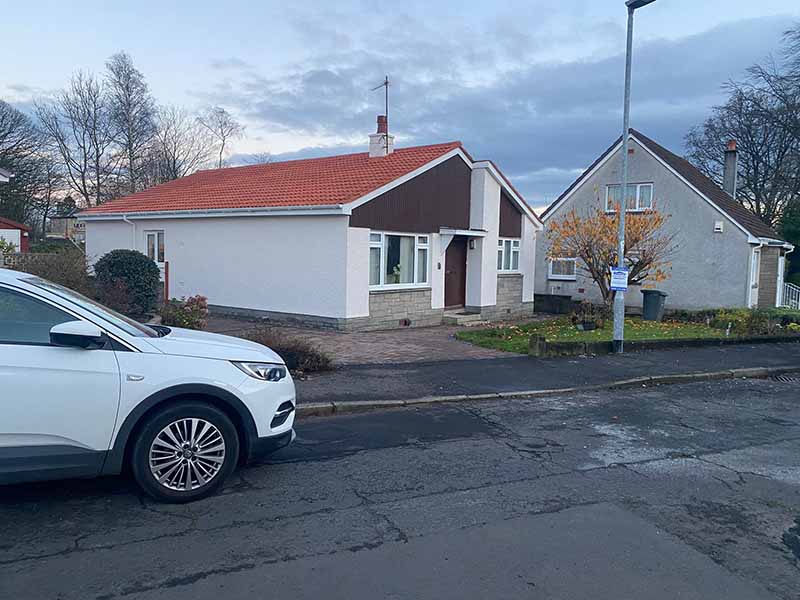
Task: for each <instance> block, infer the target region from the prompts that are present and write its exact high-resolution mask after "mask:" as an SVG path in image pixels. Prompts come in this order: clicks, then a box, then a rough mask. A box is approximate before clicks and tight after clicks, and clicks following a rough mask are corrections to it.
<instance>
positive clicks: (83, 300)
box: [23, 277, 159, 337]
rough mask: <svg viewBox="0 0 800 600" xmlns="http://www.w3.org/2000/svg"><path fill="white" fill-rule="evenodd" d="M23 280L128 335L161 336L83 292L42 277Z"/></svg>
mask: <svg viewBox="0 0 800 600" xmlns="http://www.w3.org/2000/svg"><path fill="white" fill-rule="evenodd" d="M23 281H25V283H29V284H31V285H33V286H35V287H38V288H40V289H42V290H45V291H46V292H50V293H51V294H56V295H57V296H60V297H61V298H63V299H64V300H66V301H67V302H70V303H72V304H74V305H76V306H79V307H80V308H82V309H84V310H88V311H89V312H91V313H93V314H95V315H97V316H99V317H100V318H102V319H105V320H106V321H108V322H109V323H112V324H113V325H115V326H117V327H119V328H120V329H122V330H123V331H124V332H125V333H127V334H128V335H132V336H134V337H159V334H158V332H157V331H156V330H155V329H152V328H150V327H148V326H147V325H144V324H143V323H139V322H138V321H134V320H133V319H131V318H130V317H126V316H125V315H122V314H120V313H118V312H117V311H115V310H111V309H110V308H108V307H107V306H103V305H102V304H100V303H99V302H96V301H94V300H92V299H91V298H87V297H86V296H84V295H83V294H79V293H78V292H76V291H74V290H71V289H69V288H65V287H64V286H63V285H58V284H57V283H53V282H51V281H47V280H45V279H40V278H39V277H27V278H25V279H24V280H23Z"/></svg>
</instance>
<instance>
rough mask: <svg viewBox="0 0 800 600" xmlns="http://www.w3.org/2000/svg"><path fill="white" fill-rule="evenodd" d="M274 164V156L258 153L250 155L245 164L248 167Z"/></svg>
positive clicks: (267, 153)
mask: <svg viewBox="0 0 800 600" xmlns="http://www.w3.org/2000/svg"><path fill="white" fill-rule="evenodd" d="M271 162H272V154H270V153H269V152H257V153H256V154H250V155H248V156H247V158H246V159H244V164H246V165H268V164H269V163H271Z"/></svg>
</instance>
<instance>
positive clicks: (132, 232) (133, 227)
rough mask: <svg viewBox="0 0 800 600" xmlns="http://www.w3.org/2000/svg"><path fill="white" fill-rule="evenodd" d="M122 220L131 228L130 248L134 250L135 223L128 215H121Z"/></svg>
mask: <svg viewBox="0 0 800 600" xmlns="http://www.w3.org/2000/svg"><path fill="white" fill-rule="evenodd" d="M122 221H123V222H124V223H127V224H128V225H130V226H131V227H132V229H131V250H136V223H134V222H133V221H131V220H130V219H129V218H128V215H122Z"/></svg>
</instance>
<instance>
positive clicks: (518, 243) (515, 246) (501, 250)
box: [497, 238, 522, 273]
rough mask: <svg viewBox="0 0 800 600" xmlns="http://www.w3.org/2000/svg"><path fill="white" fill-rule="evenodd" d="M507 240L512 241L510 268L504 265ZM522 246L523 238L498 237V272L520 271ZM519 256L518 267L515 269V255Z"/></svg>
mask: <svg viewBox="0 0 800 600" xmlns="http://www.w3.org/2000/svg"><path fill="white" fill-rule="evenodd" d="M506 242H510V243H511V256H510V257H509V259H508V264H509V268H508V269H506V268H504V267H503V265H505V264H506ZM521 247H522V240H520V238H498V239H497V253H498V255H499V259H500V267H498V269H497V272H498V273H519V272H520V265H521V263H520V248H521ZM515 254H516V256H517V268H516V269H515V268H514V267H513V266H512V265H513V264H514V255H515Z"/></svg>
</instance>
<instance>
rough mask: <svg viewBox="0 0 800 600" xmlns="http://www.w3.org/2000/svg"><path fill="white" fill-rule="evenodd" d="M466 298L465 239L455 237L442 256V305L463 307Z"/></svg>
mask: <svg viewBox="0 0 800 600" xmlns="http://www.w3.org/2000/svg"><path fill="white" fill-rule="evenodd" d="M466 296H467V238H464V237H455V238H453V241H452V242H450V245H449V246H448V247H447V252H446V253H445V256H444V305H445V307H447V308H452V307H456V306H464V302H465V299H466Z"/></svg>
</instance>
